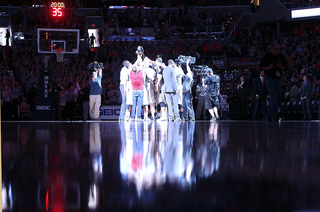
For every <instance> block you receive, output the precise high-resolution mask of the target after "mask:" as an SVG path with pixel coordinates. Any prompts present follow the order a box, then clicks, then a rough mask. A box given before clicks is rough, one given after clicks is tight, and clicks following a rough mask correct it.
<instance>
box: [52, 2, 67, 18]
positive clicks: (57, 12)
mask: <svg viewBox="0 0 320 212" xmlns="http://www.w3.org/2000/svg"><path fill="white" fill-rule="evenodd" d="M50 11H51V16H52V17H53V18H59V17H64V14H65V3H64V2H60V1H59V2H57V1H52V2H50Z"/></svg>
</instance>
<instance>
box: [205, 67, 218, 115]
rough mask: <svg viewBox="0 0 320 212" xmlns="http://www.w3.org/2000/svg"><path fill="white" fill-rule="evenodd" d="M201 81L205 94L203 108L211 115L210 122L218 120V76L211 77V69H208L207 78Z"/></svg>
mask: <svg viewBox="0 0 320 212" xmlns="http://www.w3.org/2000/svg"><path fill="white" fill-rule="evenodd" d="M203 80H204V81H203V84H204V86H205V87H206V93H207V95H206V102H205V108H206V109H207V110H209V113H210V115H211V120H210V121H215V120H217V119H219V114H218V108H219V107H220V101H219V96H220V79H219V76H218V75H213V72H212V69H208V71H207V77H206V78H205V79H203Z"/></svg>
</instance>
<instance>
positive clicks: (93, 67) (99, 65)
mask: <svg viewBox="0 0 320 212" xmlns="http://www.w3.org/2000/svg"><path fill="white" fill-rule="evenodd" d="M100 68H101V69H104V66H103V63H98V62H97V61H95V62H93V63H90V64H89V65H88V69H89V70H92V71H93V70H97V69H100Z"/></svg>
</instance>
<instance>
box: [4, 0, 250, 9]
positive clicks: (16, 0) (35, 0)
mask: <svg viewBox="0 0 320 212" xmlns="http://www.w3.org/2000/svg"><path fill="white" fill-rule="evenodd" d="M250 2H251V0H197V1H196V2H195V1H192V0H184V1H180V0H173V1H171V0H164V1H163V0H156V1H150V0H145V1H124V2H122V4H123V3H125V4H126V5H128V6H133V5H141V4H143V5H146V6H156V7H165V8H167V7H179V6H180V5H186V6H192V5H197V6H231V5H249V4H250ZM41 3H44V2H43V1H40V0H23V1H22V0H3V1H1V3H0V6H8V5H9V6H10V5H13V6H21V5H23V4H27V5H34V4H41ZM68 4H69V5H70V7H86V8H90V7H91V8H92V7H95V8H98V7H100V6H101V5H103V4H108V6H111V5H119V2H118V1H117V0H114V1H106V0H91V1H86V0H73V1H68Z"/></svg>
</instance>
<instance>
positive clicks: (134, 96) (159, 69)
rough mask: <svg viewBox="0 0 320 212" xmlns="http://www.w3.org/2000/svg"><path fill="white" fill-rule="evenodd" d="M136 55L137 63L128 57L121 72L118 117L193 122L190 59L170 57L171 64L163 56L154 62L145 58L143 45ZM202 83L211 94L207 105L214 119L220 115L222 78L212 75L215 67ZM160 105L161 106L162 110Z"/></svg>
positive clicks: (123, 118)
mask: <svg viewBox="0 0 320 212" xmlns="http://www.w3.org/2000/svg"><path fill="white" fill-rule="evenodd" d="M136 54H137V60H136V61H135V63H134V64H131V63H130V62H129V61H127V60H125V61H124V62H123V68H122V69H121V72H120V91H121V93H122V105H121V110H120V116H119V120H120V121H124V120H128V121H129V120H137V121H142V120H145V121H146V120H155V119H159V120H161V121H167V120H169V121H184V120H189V121H194V120H195V113H194V110H193V102H192V99H193V96H192V84H193V77H194V76H193V75H194V73H193V72H192V70H191V68H190V65H189V63H190V61H189V60H186V61H181V60H180V61H179V60H178V61H173V60H172V59H170V60H168V63H167V64H168V65H165V64H164V63H163V61H162V59H161V58H160V57H158V58H157V59H156V60H155V61H152V60H150V59H149V58H148V57H145V56H144V55H143V48H142V47H140V46H139V47H138V49H137V51H136ZM203 85H204V86H205V87H206V90H207V94H209V95H208V98H206V104H205V108H206V109H207V110H209V112H210V115H211V117H212V119H211V120H215V119H217V118H219V115H218V110H217V108H218V106H219V100H218V99H219V98H218V96H219V89H220V88H219V79H218V77H216V75H212V70H210V71H209V72H208V76H207V77H205V78H203ZM207 99H208V101H207ZM157 106H160V108H161V109H160V110H159V112H160V113H158V110H157V109H156V107H157ZM142 109H143V111H142ZM142 117H143V118H142Z"/></svg>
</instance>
